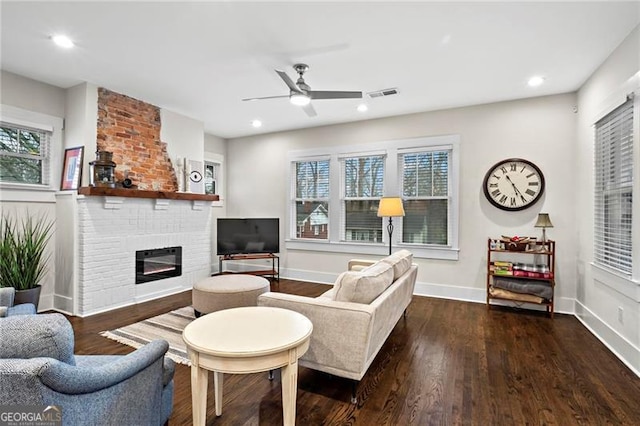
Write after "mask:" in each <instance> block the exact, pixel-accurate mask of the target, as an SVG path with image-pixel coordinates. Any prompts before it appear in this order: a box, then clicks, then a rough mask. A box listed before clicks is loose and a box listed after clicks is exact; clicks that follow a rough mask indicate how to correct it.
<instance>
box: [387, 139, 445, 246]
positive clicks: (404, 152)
mask: <svg viewBox="0 0 640 426" xmlns="http://www.w3.org/2000/svg"><path fill="white" fill-rule="evenodd" d="M427 152H430V153H434V152H446V153H447V155H448V157H449V159H448V164H449V167H451V159H452V156H453V148H452V147H449V146H429V147H422V148H420V149H409V150H401V151H400V152H399V153H398V158H397V160H398V167H400V164H401V163H404V160H402V159H401V156H402V155H411V154H423V153H427ZM403 172H404V170H399V171H398V173H399V176H398V179H400V181H399V187H400V191H399V193H400V196H401V197H402V198H403V199H408V200H447V205H449V206H451V204H452V201H453V196H452V194H453V188H452V186H451V180H452V179H451V176H450V175H451V172H450V171H449V176H448V179H447V195H446V196H443V195H429V196H424V195H415V196H411V197H405V196H404V195H403V193H404V174H402V176H400V173H403ZM447 225H448V226H447V244H446V245H447V246H449V245H451V239H452V235H453V226H452V223H451V221H450V220H448V221H447ZM401 240H402V235H398V241H401ZM402 244H403V245H410V246H415V245H417V246H421V245H422V246H429V247H431V246H434V245H432V244H415V243H404V242H403V243H402ZM438 247H439V246H438Z"/></svg>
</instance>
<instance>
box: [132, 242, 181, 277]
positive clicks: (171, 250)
mask: <svg viewBox="0 0 640 426" xmlns="http://www.w3.org/2000/svg"><path fill="white" fill-rule="evenodd" d="M180 275H182V247H165V248H160V249H149V250H138V251H136V284H142V283H147V282H149V281H156V280H163V279H165V278H170V277H178V276H180Z"/></svg>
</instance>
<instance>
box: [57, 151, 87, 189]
mask: <svg viewBox="0 0 640 426" xmlns="http://www.w3.org/2000/svg"><path fill="white" fill-rule="evenodd" d="M83 151H84V147H83V146H77V147H75V148H67V149H65V150H64V163H63V164H62V179H61V182H60V190H62V191H64V190H69V189H78V185H79V184H80V178H81V177H82V154H83Z"/></svg>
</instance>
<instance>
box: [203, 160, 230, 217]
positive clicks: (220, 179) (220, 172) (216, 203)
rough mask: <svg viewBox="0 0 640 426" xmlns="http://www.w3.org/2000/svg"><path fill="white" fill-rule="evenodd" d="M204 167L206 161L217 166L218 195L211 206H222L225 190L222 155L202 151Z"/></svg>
mask: <svg viewBox="0 0 640 426" xmlns="http://www.w3.org/2000/svg"><path fill="white" fill-rule="evenodd" d="M203 160H204V167H206V164H207V163H213V164H215V165H216V166H217V168H218V177H217V179H216V192H217V194H216V195H217V196H218V197H219V200H218V201H213V202H212V204H211V206H212V207H223V206H224V198H225V197H224V191H225V185H224V184H225V170H224V156H223V155H220V154H216V153H213V152H207V151H205V152H204V155H203Z"/></svg>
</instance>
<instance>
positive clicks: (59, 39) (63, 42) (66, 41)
mask: <svg viewBox="0 0 640 426" xmlns="http://www.w3.org/2000/svg"><path fill="white" fill-rule="evenodd" d="M51 40H53V42H54V43H55V44H57V45H58V46H60V47H64V48H65V49H70V48H72V47H73V46H74V44H73V41H71V39H70V38H69V37H67V36H66V35H62V34H58V35H54V36H51Z"/></svg>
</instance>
